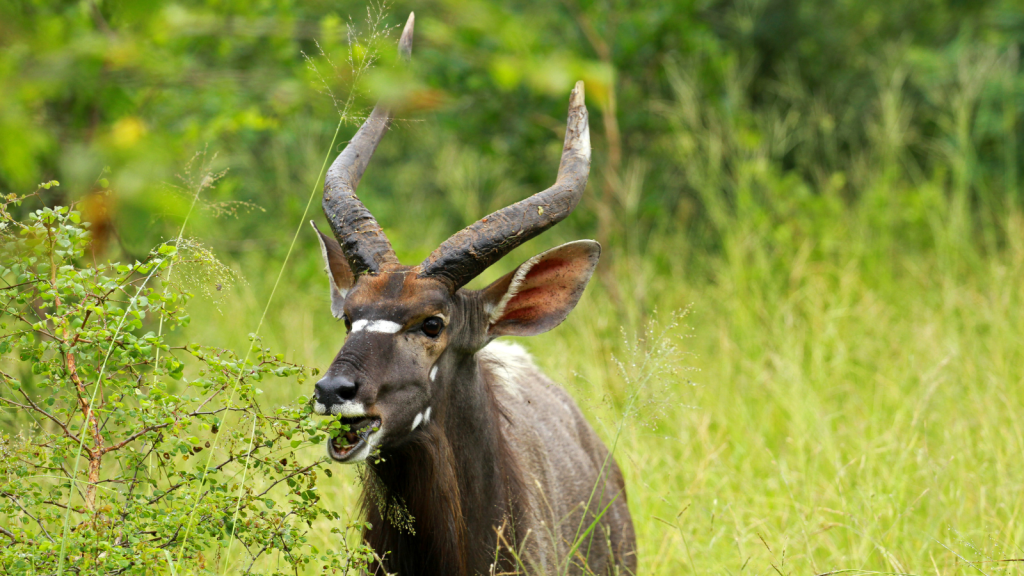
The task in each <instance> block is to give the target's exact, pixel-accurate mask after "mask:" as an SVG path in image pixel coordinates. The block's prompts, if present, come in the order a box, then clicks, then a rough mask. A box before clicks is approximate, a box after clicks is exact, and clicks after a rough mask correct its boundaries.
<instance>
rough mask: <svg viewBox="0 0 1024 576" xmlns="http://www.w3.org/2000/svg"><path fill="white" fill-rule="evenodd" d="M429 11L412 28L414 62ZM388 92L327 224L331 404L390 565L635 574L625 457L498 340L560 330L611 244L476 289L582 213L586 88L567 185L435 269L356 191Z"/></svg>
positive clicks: (407, 44) (508, 215)
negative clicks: (403, 259) (508, 257)
mask: <svg viewBox="0 0 1024 576" xmlns="http://www.w3.org/2000/svg"><path fill="white" fill-rule="evenodd" d="M412 31H413V16H412V15H410V16H409V21H408V23H407V24H406V27H405V30H404V31H403V33H402V37H401V40H400V41H399V50H400V51H401V53H402V54H403V55H404V56H405V57H406V58H408V57H409V55H410V53H411V47H412ZM390 119H391V116H390V113H389V112H388V111H387V110H386V109H385V108H383V107H382V106H381V105H378V106H377V108H375V109H374V111H373V113H372V114H371V115H370V117H369V118H368V119H367V121H366V122H365V123H364V125H363V126H362V128H360V130H359V131H358V132H357V133H356V135H355V137H354V138H353V139H352V141H351V142H350V143H349V145H348V146H347V147H346V148H345V150H344V151H342V153H341V154H340V155H339V156H338V158H337V160H335V162H334V164H333V165H332V166H331V169H330V170H329V171H328V174H327V179H326V182H325V185H324V198H323V206H324V212H325V214H326V216H327V219H328V222H329V223H330V226H331V230H332V232H333V233H334V236H335V238H336V240H335V238H331V237H329V236H327V235H325V234H321V233H320V232H319V230H318V231H317V233H318V235H319V237H320V242H321V248H322V250H323V255H324V258H325V260H326V262H327V270H328V276H329V278H330V289H331V311H332V313H333V314H334V316H335V317H337V318H339V319H343V320H344V323H345V326H346V328H347V330H348V334H347V336H346V338H345V343H344V345H343V347H342V348H341V351H340V352H339V353H338V355H337V357H336V358H335V359H334V361H333V362H332V364H331V366H330V367H329V369H328V370H327V371H326V374H325V377H324V378H323V379H322V380H320V381H319V382H318V383H317V384H316V388H315V393H314V396H315V404H314V406H315V409H316V411H317V412H318V413H319V414H324V415H333V416H334V417H338V418H340V419H341V421H342V423H343V424H344V425H345V426H346V427H347V430H346V431H345V432H344V433H342V434H340V435H339V436H338V437H337V438H334V439H329V440H328V445H327V452H328V454H329V456H330V457H331V458H333V459H334V460H337V461H339V462H345V463H354V462H362V461H366V478H365V482H364V492H363V498H362V501H363V508H364V511H365V513H366V518H367V520H368V521H369V522H370V524H371V526H372V527H371V528H369V529H368V530H367V531H366V532H365V533H364V538H365V539H366V541H367V542H368V543H369V544H370V545H371V546H372V547H373V549H374V550H375V552H376V553H377V555H378V556H379V558H380V560H379V561H378V563H379V566H377V567H376V568H377V569H378V572H380V571H386V572H387V573H389V574H391V573H397V574H399V575H400V576H413V575H420V574H422V575H427V574H430V575H467V576H468V575H475V574H502V573H506V574H507V573H527V574H583V573H586V574H590V573H593V574H632V573H634V572H635V570H636V557H635V536H634V532H633V525H632V520H631V518H630V515H629V508H628V506H627V502H626V492H625V484H624V481H623V478H622V474H621V472H620V471H619V468H618V465H617V464H616V462H615V460H614V458H612V456H611V455H610V454H609V452H608V450H607V448H605V446H604V444H603V443H602V442H601V440H600V439H599V438H598V437H597V435H596V434H595V433H594V431H593V429H592V428H591V427H590V425H589V424H588V423H587V422H586V420H585V419H584V418H583V415H582V414H581V413H580V411H579V408H577V406H576V404H575V402H573V400H572V398H571V397H570V396H569V395H568V394H567V393H566V392H565V391H564V390H563V389H562V388H561V387H559V386H558V385H556V384H555V383H553V382H552V381H550V380H549V379H548V378H547V377H545V376H544V374H543V373H541V372H540V370H538V369H537V368H536V367H535V366H534V365H533V363H532V361H531V360H530V358H529V356H528V355H527V354H526V353H525V351H523V349H522V348H520V347H518V346H515V345H510V344H504V343H502V342H500V341H494V339H495V338H497V337H499V336H503V335H515V336H529V335H534V334H539V333H542V332H546V331H547V330H550V329H552V328H554V327H555V326H557V325H558V324H559V323H561V322H562V320H564V319H565V317H566V316H567V315H568V314H569V312H570V311H571V310H572V308H573V307H574V306H575V305H576V303H577V301H578V300H579V298H580V296H581V295H582V293H583V290H584V288H585V287H586V284H587V282H588V281H589V279H590V276H591V274H592V273H593V270H594V267H595V266H596V265H597V261H598V257H599V255H600V246H599V245H598V244H597V243H596V242H593V241H590V240H582V241H577V242H570V243H569V244H564V245H562V246H559V247H557V248H554V249H552V250H549V251H547V252H544V253H542V254H540V255H538V256H535V257H534V258H531V259H530V260H528V261H527V262H525V263H524V264H522V265H521V266H519V267H518V268H517V269H516V270H515V271H513V272H511V273H509V274H508V275H506V276H505V277H503V278H501V279H499V280H498V281H496V282H494V283H493V284H491V285H490V286H488V287H487V288H484V289H483V290H467V289H465V288H463V286H464V285H465V284H466V283H467V282H469V281H470V280H472V279H473V278H474V277H476V276H477V275H478V274H480V273H481V272H482V271H483V270H485V269H486V268H487V267H488V266H490V265H491V264H493V263H494V262H497V261H498V260H499V259H500V258H501V257H502V256H504V255H505V254H506V253H508V252H509V251H510V250H512V249H513V248H515V247H516V246H518V245H519V244H521V243H523V242H525V241H526V240H528V239H530V238H532V237H534V236H536V235H537V234H539V233H541V232H543V231H544V230H546V229H547V228H549V227H551V226H553V225H554V224H556V223H557V222H559V221H560V220H562V219H563V218H565V217H566V216H567V215H568V214H569V213H570V212H571V211H572V209H573V208H574V207H575V206H576V204H577V203H578V202H579V199H580V196H581V195H582V193H583V190H584V188H585V187H586V182H587V176H588V174H589V169H590V134H589V128H588V123H587V110H586V107H585V105H584V96H583V84H582V82H580V83H578V84H577V85H576V88H575V89H574V90H573V91H572V94H571V97H570V105H569V120H568V125H567V129H566V136H565V147H564V150H563V154H562V161H561V164H560V166H559V171H558V179H557V181H556V183H555V185H554V186H552V187H551V188H549V189H547V190H545V191H543V192H540V193H538V194H535V195H534V196H532V197H530V198H527V199H526V200H523V201H521V202H518V203H516V204H513V205H512V206H509V207H506V208H503V209H502V210H499V211H497V212H495V213H493V214H491V215H489V216H487V217H486V218H483V219H481V220H480V221H478V222H476V223H475V224H473V225H471V226H470V227H468V228H466V229H465V230H463V231H461V232H459V233H457V234H455V235H454V236H452V237H451V238H449V239H448V240H447V241H445V242H444V244H442V245H441V246H440V247H439V248H438V249H437V250H435V251H434V252H433V253H432V254H431V255H430V256H429V257H428V258H427V259H426V260H425V261H424V262H423V263H421V264H420V265H418V266H404V265H402V264H400V263H399V262H398V259H397V258H396V256H395V253H394V251H393V250H392V248H391V245H390V243H389V242H388V240H387V238H386V236H385V235H384V233H383V231H382V230H381V228H380V226H379V225H378V224H377V222H376V220H375V219H374V218H373V216H372V215H371V214H370V213H369V211H367V210H366V208H365V207H364V206H363V204H362V203H361V202H360V201H359V199H358V198H357V197H356V196H355V187H356V185H357V184H358V182H359V180H360V178H361V176H362V174H363V171H364V170H365V169H366V165H367V162H368V161H369V158H370V156H371V155H372V154H373V151H374V150H375V149H376V147H377V144H378V143H379V142H380V139H381V137H382V136H383V134H384V132H385V131H386V130H387V127H388V124H389V122H390Z"/></svg>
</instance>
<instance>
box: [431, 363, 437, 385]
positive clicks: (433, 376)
mask: <svg viewBox="0 0 1024 576" xmlns="http://www.w3.org/2000/svg"><path fill="white" fill-rule="evenodd" d="M434 378H437V366H436V365H435V366H434V367H433V368H431V369H430V381H431V382H433V381H434Z"/></svg>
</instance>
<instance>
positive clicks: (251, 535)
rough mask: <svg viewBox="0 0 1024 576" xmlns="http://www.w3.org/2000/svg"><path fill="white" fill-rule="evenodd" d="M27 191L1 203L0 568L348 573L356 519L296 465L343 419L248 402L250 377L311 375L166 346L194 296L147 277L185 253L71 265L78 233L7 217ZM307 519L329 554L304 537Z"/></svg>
mask: <svg viewBox="0 0 1024 576" xmlns="http://www.w3.org/2000/svg"><path fill="white" fill-rule="evenodd" d="M56 184H57V183H56V182H51V183H47V184H46V185H44V186H46V187H49V186H52V185H56ZM25 198H26V197H17V196H15V195H11V196H8V197H6V198H0V306H2V310H0V541H4V540H6V542H4V545H3V546H0V572H2V573H4V574H61V573H65V574H71V573H74V574H150V573H164V574H170V573H173V574H177V575H183V574H223V573H233V574H234V573H240V572H244V573H270V574H278V573H287V574H292V573H298V572H299V571H300V570H303V569H304V568H307V567H308V568H309V569H310V570H312V571H315V572H318V573H342V574H343V573H348V572H350V571H356V570H358V569H360V567H361V566H363V565H364V563H365V561H366V560H367V555H368V551H367V550H366V548H364V547H361V546H360V547H348V546H347V545H346V541H347V540H348V538H347V536H348V535H349V532H348V531H349V530H358V529H359V526H358V525H351V526H348V530H346V529H345V528H344V527H343V526H341V525H340V524H339V523H338V514H337V513H335V512H333V511H331V510H329V509H327V508H325V507H324V505H323V504H322V503H321V498H320V495H319V492H318V486H317V480H318V478H319V477H320V475H321V474H324V475H327V476H330V475H331V473H330V471H329V470H328V469H326V468H322V467H321V465H322V464H323V463H324V462H323V460H320V461H316V462H312V463H309V462H300V461H298V460H297V459H296V458H295V457H294V454H293V451H294V450H295V449H296V448H298V447H300V446H302V445H304V444H305V443H307V442H313V443H322V442H323V441H324V439H325V435H326V434H328V433H331V434H337V433H338V432H337V431H336V429H337V428H338V427H339V426H340V424H339V423H338V422H337V421H330V420H326V421H325V420H321V419H314V417H313V416H312V414H311V411H310V407H309V403H308V400H307V399H305V398H301V397H300V398H299V399H298V401H297V403H296V404H294V405H290V406H284V407H277V408H273V409H272V410H271V409H269V408H268V407H265V406H264V407H261V406H259V404H258V402H257V398H258V396H259V395H260V393H261V391H260V389H259V388H258V386H259V385H260V383H261V381H263V380H265V379H268V378H297V380H298V381H299V382H300V383H301V382H302V381H303V380H304V379H305V378H306V377H307V376H309V375H310V372H309V371H307V370H306V369H305V368H303V367H301V366H296V365H293V364H290V363H288V362H285V361H284V360H283V357H282V356H281V355H274V354H272V353H271V352H270V351H269V350H267V349H264V348H262V346H261V343H260V340H259V339H258V338H256V337H255V336H250V341H251V342H252V345H251V349H250V350H249V351H248V353H247V354H245V355H244V356H241V355H239V354H237V353H235V352H232V351H230V350H223V349H217V348H211V347H206V346H201V345H199V344H196V343H191V342H189V341H188V339H187V337H186V338H183V337H182V336H181V333H182V332H183V330H182V329H183V328H185V327H187V326H188V323H189V315H188V311H187V306H186V305H187V304H188V302H189V299H190V298H191V297H192V295H191V294H189V293H188V292H186V291H185V290H184V289H183V288H181V287H180V286H175V285H170V284H167V283H161V281H160V279H161V277H162V275H165V274H167V273H168V272H169V271H170V270H171V269H172V268H173V267H174V266H175V265H176V264H183V265H184V263H185V261H186V259H187V258H192V259H193V260H194V258H195V256H194V254H196V252H194V251H193V252H190V253H189V256H188V257H187V258H186V257H185V256H182V254H181V253H179V251H178V249H177V247H176V246H175V244H174V243H165V244H162V245H160V246H159V247H158V248H156V249H155V250H153V251H152V252H151V253H150V254H149V256H148V257H147V258H146V259H145V261H142V262H138V261H137V262H135V263H134V264H118V263H106V264H93V263H90V262H86V260H87V259H86V258H84V255H85V253H86V250H87V248H88V245H89V236H90V235H89V227H88V223H84V222H82V221H81V218H80V216H79V214H78V213H77V212H76V211H75V210H74V209H72V208H68V207H55V208H43V209H40V210H36V211H35V212H32V213H31V214H30V215H29V216H28V218H27V219H26V220H25V221H24V222H19V221H17V220H16V219H15V218H13V217H12V216H11V215H10V213H9V212H8V208H10V206H11V205H12V204H20V203H21V202H22V201H23V200H24V199H25ZM196 264H197V262H195V261H192V262H191V263H190V265H193V266H194V265H196ZM199 264H204V262H199ZM205 264H214V263H210V262H206V263H205ZM158 325H159V330H156V328H157V326H158ZM175 330H178V333H177V334H176V336H177V338H174V339H171V340H169V339H168V338H167V335H168V334H169V333H170V332H172V331H175ZM178 341H184V342H185V343H184V344H182V345H174V342H178ZM332 427H333V429H332ZM317 519H324V520H326V521H328V522H330V523H333V524H335V527H334V528H333V530H334V531H335V532H337V533H338V534H339V536H338V537H337V540H338V542H339V544H338V546H339V548H338V549H335V550H317V549H316V547H314V546H313V545H312V544H311V543H310V542H309V541H308V539H307V533H308V531H309V530H310V529H311V527H312V523H313V522H314V521H315V520H317ZM271 555H273V556H274V557H275V558H276V560H275V561H273V562H270V561H266V559H267V558H268V557H269V556H271Z"/></svg>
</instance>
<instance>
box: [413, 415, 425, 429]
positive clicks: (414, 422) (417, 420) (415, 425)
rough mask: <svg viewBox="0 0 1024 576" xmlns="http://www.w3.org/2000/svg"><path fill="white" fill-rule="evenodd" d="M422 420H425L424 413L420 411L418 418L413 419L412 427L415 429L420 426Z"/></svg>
mask: <svg viewBox="0 0 1024 576" xmlns="http://www.w3.org/2000/svg"><path fill="white" fill-rule="evenodd" d="M422 421H423V413H422V412H420V413H419V414H416V418H415V419H414V420H413V421H412V429H413V430H415V429H416V427H417V426H419V425H420V422H422Z"/></svg>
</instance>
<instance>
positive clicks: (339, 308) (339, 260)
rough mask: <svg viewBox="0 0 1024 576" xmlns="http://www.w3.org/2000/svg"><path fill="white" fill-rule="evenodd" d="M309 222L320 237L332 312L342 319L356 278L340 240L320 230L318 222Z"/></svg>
mask: <svg viewBox="0 0 1024 576" xmlns="http://www.w3.org/2000/svg"><path fill="white" fill-rule="evenodd" d="M309 223H310V224H312V225H313V230H315V231H316V237H317V238H319V239H320V253H321V254H322V255H323V257H324V264H325V265H326V267H327V278H328V280H330V283H331V314H332V315H333V316H334V317H335V318H338V319H341V317H342V316H344V315H345V295H347V294H348V291H349V289H350V288H352V284H353V282H354V281H355V278H354V276H353V274H352V269H351V268H349V266H348V259H347V258H345V253H344V252H343V251H342V250H341V245H340V244H338V241H337V240H335V239H334V238H331V237H330V236H327V235H325V234H324V233H323V232H320V229H319V228H317V227H316V222H313V221H312V220H310V221H309Z"/></svg>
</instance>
